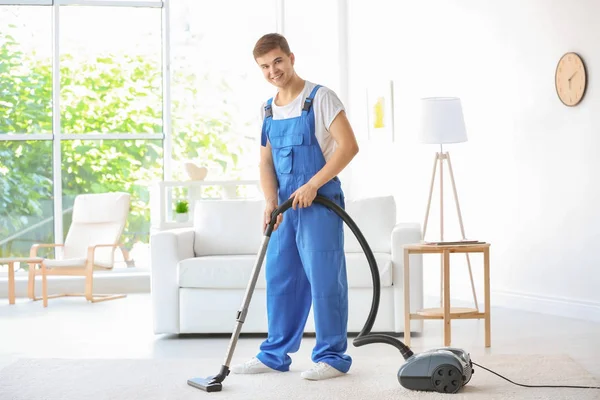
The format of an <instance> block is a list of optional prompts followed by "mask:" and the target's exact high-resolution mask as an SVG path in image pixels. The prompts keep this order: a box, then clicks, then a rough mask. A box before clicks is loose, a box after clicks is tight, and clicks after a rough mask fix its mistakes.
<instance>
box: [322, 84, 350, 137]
mask: <svg viewBox="0 0 600 400" xmlns="http://www.w3.org/2000/svg"><path fill="white" fill-rule="evenodd" d="M322 89H324V90H323V94H322V96H323V97H322V98H321V107H320V112H322V113H323V115H322V119H321V120H322V121H323V124H325V129H326V130H327V131H329V127H330V126H331V123H332V122H333V120H334V119H335V117H337V115H338V114H339V113H340V112H341V111H345V108H344V104H343V103H342V101H341V100H340V98H339V97H338V95H337V94H336V93H335V92H334V91H333V90H331V89H328V88H322Z"/></svg>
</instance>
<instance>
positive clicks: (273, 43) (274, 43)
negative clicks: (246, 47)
mask: <svg viewBox="0 0 600 400" xmlns="http://www.w3.org/2000/svg"><path fill="white" fill-rule="evenodd" d="M277 48H280V49H281V51H283V52H284V53H285V54H287V55H288V56H289V55H290V54H291V53H292V52H291V51H290V46H289V45H288V42H287V40H286V38H285V37H283V35H280V34H279V33H267V34H266V35H264V36H263V37H261V38H260V39H258V42H256V45H254V51H253V54H254V59H255V60H256V59H257V58H258V57H261V56H264V55H265V54H267V53H268V52H270V51H271V50H274V49H277Z"/></svg>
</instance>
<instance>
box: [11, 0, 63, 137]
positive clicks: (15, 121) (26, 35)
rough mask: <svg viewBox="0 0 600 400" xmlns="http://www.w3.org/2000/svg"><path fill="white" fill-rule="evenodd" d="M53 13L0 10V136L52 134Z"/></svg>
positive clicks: (19, 8)
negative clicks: (11, 134)
mask: <svg viewBox="0 0 600 400" xmlns="http://www.w3.org/2000/svg"><path fill="white" fill-rule="evenodd" d="M51 12H52V8H51V7H42V6H39V7H36V6H0V21H2V28H1V29H0V135H2V134H6V133H51V132H52V13H51Z"/></svg>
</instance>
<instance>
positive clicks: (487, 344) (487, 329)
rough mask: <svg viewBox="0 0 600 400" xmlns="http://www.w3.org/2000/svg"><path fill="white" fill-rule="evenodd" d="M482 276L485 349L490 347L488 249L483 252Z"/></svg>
mask: <svg viewBox="0 0 600 400" xmlns="http://www.w3.org/2000/svg"><path fill="white" fill-rule="evenodd" d="M483 271H484V272H483V274H484V281H485V282H484V286H485V287H484V290H485V347H490V346H491V345H492V331H491V307H490V249H489V248H486V249H485V250H484V251H483Z"/></svg>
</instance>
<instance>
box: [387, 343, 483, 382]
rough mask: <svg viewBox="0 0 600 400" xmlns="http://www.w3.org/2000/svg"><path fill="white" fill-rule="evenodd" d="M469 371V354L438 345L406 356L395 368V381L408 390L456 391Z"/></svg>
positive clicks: (470, 371)
mask: <svg viewBox="0 0 600 400" xmlns="http://www.w3.org/2000/svg"><path fill="white" fill-rule="evenodd" d="M473 372H474V371H473V364H472V362H471V357H470V355H469V353H467V352H466V351H464V350H462V349H457V348H453V347H442V348H439V349H432V350H428V351H425V352H423V353H418V354H414V355H412V356H411V357H409V358H408V359H407V360H406V362H405V363H404V364H402V366H401V367H400V369H399V370H398V382H400V384H401V385H402V386H403V387H405V388H407V389H410V390H419V391H436V392H440V393H456V392H458V391H459V390H460V389H461V388H462V387H463V386H464V385H466V384H467V383H468V382H469V380H471V376H472V374H473Z"/></svg>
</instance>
